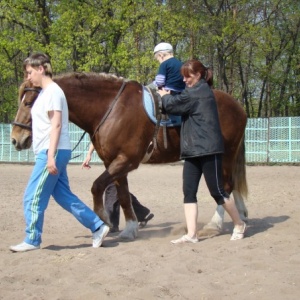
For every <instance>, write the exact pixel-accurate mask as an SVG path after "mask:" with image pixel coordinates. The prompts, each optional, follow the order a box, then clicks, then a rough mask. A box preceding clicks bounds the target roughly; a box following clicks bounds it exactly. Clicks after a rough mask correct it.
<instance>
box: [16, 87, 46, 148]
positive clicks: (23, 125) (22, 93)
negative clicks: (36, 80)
mask: <svg viewBox="0 0 300 300" xmlns="http://www.w3.org/2000/svg"><path fill="white" fill-rule="evenodd" d="M40 90H41V89H40V88H38V87H34V86H33V85H32V83H30V82H29V81H24V82H23V83H22V85H21V86H20V89H19V109H18V112H17V115H16V117H15V120H14V122H13V123H12V124H13V128H12V131H11V141H12V143H13V145H14V146H15V148H16V150H18V151H20V150H23V149H28V148H30V146H31V143H32V128H31V125H32V120H31V107H32V105H33V104H34V101H35V100H36V98H37V96H38V94H39V92H40Z"/></svg>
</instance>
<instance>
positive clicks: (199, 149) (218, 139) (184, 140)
mask: <svg viewBox="0 0 300 300" xmlns="http://www.w3.org/2000/svg"><path fill="white" fill-rule="evenodd" d="M162 104H163V108H164V109H165V111H166V112H167V113H169V114H173V115H180V116H182V125H181V137H180V150H181V158H182V159H185V158H189V157H197V156H204V155H210V154H216V153H223V152H224V144H223V138H222V133H221V128H220V123H219V116H218V110H217V103H216V100H215V97H214V94H213V92H212V90H211V88H210V87H209V85H208V84H207V83H206V81H205V80H204V79H201V80H200V81H199V82H197V83H196V84H195V85H194V86H193V87H191V88H186V89H185V90H184V91H183V92H182V93H181V94H179V95H176V96H172V95H165V96H163V97H162Z"/></svg>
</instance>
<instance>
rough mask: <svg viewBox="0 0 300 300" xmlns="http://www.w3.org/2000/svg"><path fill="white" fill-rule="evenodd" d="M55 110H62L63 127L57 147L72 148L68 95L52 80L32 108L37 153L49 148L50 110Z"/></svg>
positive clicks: (33, 136)
mask: <svg viewBox="0 0 300 300" xmlns="http://www.w3.org/2000/svg"><path fill="white" fill-rule="evenodd" d="M54 110H57V111H61V112H62V128H61V133H60V138H59V142H58V145H57V149H71V143H70V137H69V129H68V122H69V111H68V104H67V100H66V96H65V94H64V92H63V91H62V89H61V88H60V87H59V86H58V85H57V84H56V83H55V82H52V83H51V84H49V85H48V86H47V87H46V88H45V89H43V90H41V92H40V94H39V96H38V97H37V99H36V100H35V102H34V105H33V107H32V109H31V117H32V147H33V151H34V153H35V154H37V153H39V152H40V151H41V150H43V149H49V145H50V132H51V122H50V119H49V115H48V112H49V111H54Z"/></svg>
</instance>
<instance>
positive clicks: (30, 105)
mask: <svg viewBox="0 0 300 300" xmlns="http://www.w3.org/2000/svg"><path fill="white" fill-rule="evenodd" d="M40 91H41V88H30V87H26V88H24V94H25V93H26V92H36V93H38V94H39V93H40ZM34 101H35V100H34ZM34 101H32V102H31V103H29V104H28V103H25V104H24V105H25V106H29V107H32V105H33V103H34ZM11 124H12V125H16V126H19V127H21V128H23V129H27V130H30V131H32V125H26V124H23V123H20V122H16V121H13V122H12V123H11Z"/></svg>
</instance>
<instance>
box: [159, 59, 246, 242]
mask: <svg viewBox="0 0 300 300" xmlns="http://www.w3.org/2000/svg"><path fill="white" fill-rule="evenodd" d="M181 74H182V76H183V77H184V81H185V83H186V88H185V90H184V91H183V92H182V93H181V94H179V95H175V96H172V95H170V94H169V92H168V91H166V90H160V91H158V93H159V94H160V95H161V96H162V104H163V109H164V110H165V111H166V113H170V114H173V115H180V116H182V126H181V137H180V148H181V159H184V160H185V162H184V167H183V194H184V213H185V219H186V224H187V234H186V235H184V236H182V237H181V238H179V239H177V240H173V241H171V243H173V244H178V243H196V242H198V238H197V218H198V205H197V191H198V186H199V182H200V179H201V176H202V174H203V175H204V177H205V180H206V183H207V186H208V189H209V191H210V194H211V196H212V197H213V198H214V199H215V201H216V203H217V204H218V205H223V206H224V209H225V210H226V211H227V213H228V214H229V215H230V217H231V219H232V221H233V223H234V230H233V234H232V236H231V240H239V239H242V238H243V237H244V232H245V229H246V224H245V223H244V222H243V221H242V220H241V219H240V216H239V213H238V211H237V208H236V206H235V202H234V200H233V199H232V198H230V196H229V195H228V193H226V192H225V190H224V187H223V182H222V153H223V152H224V145H223V138H222V133H221V128H220V124H219V117H218V111H217V104H216V101H215V97H214V94H213V92H212V90H211V88H210V85H212V73H211V71H210V70H209V69H207V68H206V67H205V66H204V65H203V64H202V63H201V62H200V61H198V60H195V59H193V60H189V61H187V62H186V63H185V64H183V66H182V67H181Z"/></svg>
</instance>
